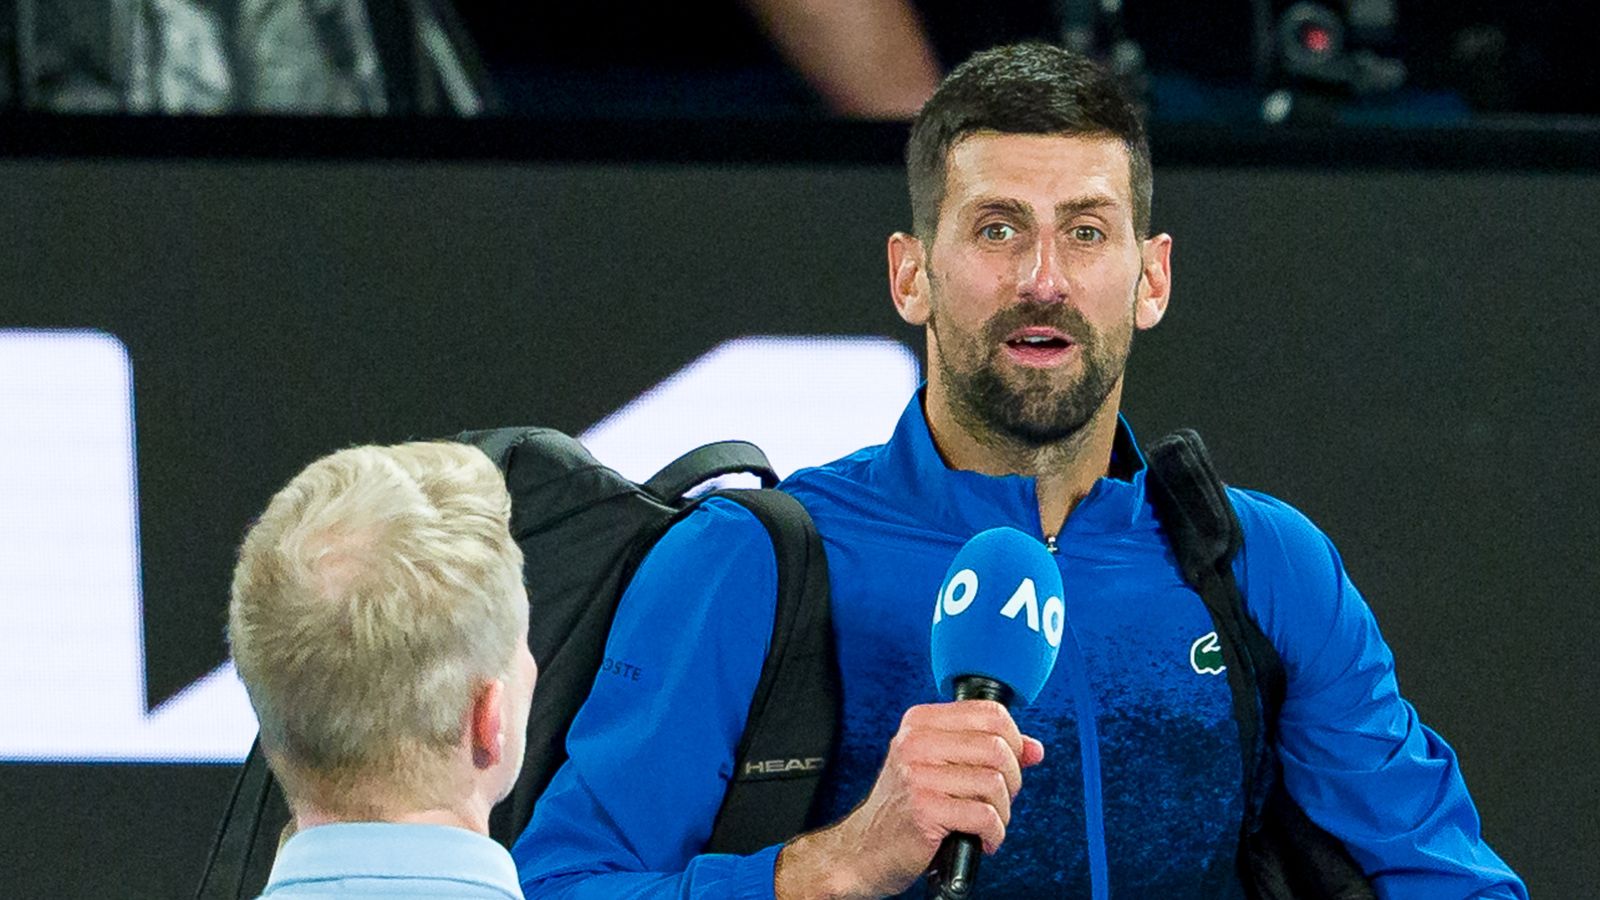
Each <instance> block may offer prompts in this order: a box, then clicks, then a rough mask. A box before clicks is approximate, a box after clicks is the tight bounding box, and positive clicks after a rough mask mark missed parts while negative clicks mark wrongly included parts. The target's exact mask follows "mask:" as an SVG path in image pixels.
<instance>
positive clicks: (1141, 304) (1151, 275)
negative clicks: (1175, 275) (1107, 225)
mask: <svg viewBox="0 0 1600 900" xmlns="http://www.w3.org/2000/svg"><path fill="white" fill-rule="evenodd" d="M1140 255H1141V256H1142V265H1143V272H1142V273H1141V275H1142V277H1141V278H1140V279H1139V287H1138V289H1137V290H1136V291H1135V297H1134V310H1133V324H1134V326H1135V327H1137V328H1138V329H1139V330H1141V331H1143V330H1144V329H1146V328H1154V327H1156V324H1157V323H1159V322H1160V321H1161V318H1162V317H1163V316H1165V315H1166V314H1167V301H1168V300H1170V299H1171V298H1172V235H1170V234H1158V235H1156V236H1155V237H1153V238H1149V239H1148V240H1146V241H1144V243H1143V245H1142V246H1141V247H1140Z"/></svg>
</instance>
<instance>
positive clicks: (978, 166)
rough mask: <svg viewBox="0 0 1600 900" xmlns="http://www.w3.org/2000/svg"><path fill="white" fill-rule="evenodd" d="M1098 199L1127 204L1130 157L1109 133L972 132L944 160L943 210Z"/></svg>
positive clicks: (1052, 204) (1123, 145) (1130, 188)
mask: <svg viewBox="0 0 1600 900" xmlns="http://www.w3.org/2000/svg"><path fill="white" fill-rule="evenodd" d="M1094 195H1101V196H1104V197H1106V198H1107V199H1109V200H1111V201H1113V202H1114V203H1115V204H1116V205H1119V206H1124V207H1128V208H1130V209H1131V206H1132V195H1133V188H1132V158H1131V156H1130V155H1129V153H1128V148H1127V145H1126V144H1124V143H1123V142H1122V141H1121V140H1119V139H1118V138H1116V137H1113V136H1110V135H1069V134H1013V133H1006V132H998V131H976V132H973V133H971V134H968V135H965V136H963V137H962V138H961V139H960V140H958V141H957V142H956V143H955V144H953V145H952V146H951V147H950V152H949V153H948V154H947V155H946V157H945V196H944V203H943V204H942V205H944V206H945V207H946V209H947V210H952V209H960V208H962V207H967V206H972V205H975V204H981V203H983V202H984V201H985V199H987V198H993V197H996V196H999V197H1010V198H1012V199H1016V200H1019V201H1022V202H1025V203H1027V204H1028V205H1030V206H1038V205H1040V204H1041V203H1042V204H1043V205H1044V206H1045V207H1051V206H1055V205H1056V204H1058V203H1062V202H1069V201H1076V200H1080V199H1082V198H1084V197H1089V196H1094Z"/></svg>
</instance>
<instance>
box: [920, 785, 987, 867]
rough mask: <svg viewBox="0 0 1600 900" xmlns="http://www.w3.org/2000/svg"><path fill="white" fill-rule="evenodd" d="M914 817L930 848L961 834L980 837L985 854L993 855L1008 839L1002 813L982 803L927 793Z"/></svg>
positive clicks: (922, 797) (923, 796)
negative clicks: (1001, 816)
mask: <svg viewBox="0 0 1600 900" xmlns="http://www.w3.org/2000/svg"><path fill="white" fill-rule="evenodd" d="M914 815H916V818H917V820H918V824H919V826H920V827H921V828H922V830H923V835H924V837H925V839H926V840H927V842H928V844H929V846H931V847H934V848H937V847H938V846H939V844H940V843H941V842H943V841H944V839H945V838H946V837H948V836H950V835H952V834H958V833H959V834H970V835H973V836H974V837H977V838H978V839H979V840H981V841H983V852H985V853H993V852H995V851H996V850H998V849H1000V845H1001V844H1002V843H1004V842H1005V839H1006V825H1005V823H1004V822H1002V821H1000V814H999V813H998V812H996V811H995V808H994V807H993V806H990V805H989V804H987V803H984V802H982V801H979V800H962V799H957V798H954V797H947V796H944V795H942V794H925V795H922V796H921V799H920V801H919V802H918V804H917V808H916V810H915V813H914ZM930 856H931V854H930Z"/></svg>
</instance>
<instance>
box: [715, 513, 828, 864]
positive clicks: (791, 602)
mask: <svg viewBox="0 0 1600 900" xmlns="http://www.w3.org/2000/svg"><path fill="white" fill-rule="evenodd" d="M708 496H716V497H722V498H724V499H727V500H731V501H733V502H735V503H738V504H739V505H740V506H743V507H744V508H745V509H748V510H749V511H750V512H751V513H752V514H753V515H755V517H756V518H757V519H758V520H760V522H761V524H762V525H764V526H765V527H766V529H767V533H768V534H769V535H770V536H771V538H772V547H773V550H774V552H775V554H776V557H777V566H778V605H777V614H776V616H775V618H774V621H773V626H772V642H771V644H770V645H769V647H768V650H767V659H766V662H765V663H764V664H763V665H762V667H761V677H760V679H759V680H758V681H757V683H756V690H755V695H754V696H753V697H752V698H751V701H750V712H749V715H748V716H747V718H746V720H745V728H744V735H743V737H741V738H740V740H739V746H738V749H737V751H736V753H735V755H734V769H733V777H732V780H731V781H730V782H729V784H728V790H727V793H726V794H725V795H724V796H723V800H722V808H721V809H720V810H718V812H717V818H716V822H715V824H714V825H713V827H712V831H711V838H710V840H709V841H708V842H707V845H706V852H711V853H753V852H755V851H757V850H759V849H761V848H762V847H766V846H769V845H771V844H775V843H778V842H779V841H783V840H787V839H788V838H791V837H793V836H795V835H797V834H799V833H801V832H802V831H804V830H806V828H807V827H809V826H810V825H811V824H812V821H811V820H812V814H813V810H814V806H815V800H816V797H817V788H818V786H819V785H820V784H821V781H822V775H823V772H824V771H825V770H826V768H827V766H828V764H829V763H830V762H832V756H833V752H834V744H835V741H836V739H837V735H838V730H839V704H840V698H841V693H840V687H839V669H838V664H837V661H836V659H835V651H834V642H833V623H832V618H831V615H830V612H829V602H828V601H829V596H828V593H829V591H828V565H827V559H826V557H825V556H824V551H823V547H822V539H821V537H820V536H819V535H818V534H817V529H816V526H815V525H814V524H813V523H812V521H811V516H810V514H809V513H807V512H806V510H805V507H804V506H802V505H800V501H798V500H796V499H794V498H793V497H791V496H789V495H788V494H785V493H783V492H781V491H774V490H737V491H718V492H716V493H714V494H711V495H708Z"/></svg>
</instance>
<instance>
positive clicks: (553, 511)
mask: <svg viewBox="0 0 1600 900" xmlns="http://www.w3.org/2000/svg"><path fill="white" fill-rule="evenodd" d="M456 439H457V440H460V441H463V442H465V443H469V444H473V445H475V446H477V447H479V448H481V449H482V450H483V451H484V452H485V453H486V454H487V455H488V456H489V458H490V459H492V460H494V461H495V463H496V465H498V466H499V467H500V469H501V471H503V472H504V473H505V477H506V486H507V488H508V489H509V491H510V493H511V533H512V536H513V537H514V538H515V539H516V541H517V544H518V546H520V547H521V548H522V552H523V555H524V557H525V562H526V571H527V572H528V573H529V574H530V576H532V579H537V580H536V585H537V586H536V587H533V588H531V589H530V594H529V602H530V603H531V604H532V607H533V608H532V613H533V614H532V615H531V616H530V617H529V620H530V621H529V635H528V643H529V647H530V649H531V650H532V651H533V656H534V659H536V660H537V661H538V664H539V683H538V686H537V689H536V690H535V691H534V696H533V705H532V710H531V712H530V714H529V717H528V742H527V753H526V757H525V761H524V764H523V768H522V772H521V774H520V775H519V776H518V778H517V782H516V785H515V787H514V788H513V789H512V792H511V794H510V796H508V797H507V798H506V799H505V800H504V801H502V802H501V803H500V804H499V805H498V806H496V807H495V809H494V810H493V812H492V813H491V815H490V823H489V828H490V836H491V837H493V838H494V839H495V840H497V841H499V842H500V843H501V844H503V845H505V846H507V847H509V846H510V845H511V844H512V843H513V842H514V841H515V840H516V839H517V837H518V835H520V834H521V833H522V830H523V828H524V827H526V825H527V824H528V819H529V818H530V816H531V815H532V813H533V804H534V801H535V800H537V799H538V797H539V795H540V794H542V793H543V792H544V789H545V787H546V785H547V784H549V781H550V779H551V777H552V776H553V775H554V774H555V772H556V770H557V769H558V768H560V766H561V764H562V762H564V761H565V760H566V744H565V738H566V733H567V729H568V727H569V726H570V725H571V724H572V719H573V716H575V715H576V714H577V711H578V708H579V707H580V706H581V705H582V704H583V702H584V700H585V699H586V698H587V697H588V694H589V688H590V686H591V685H592V684H593V682H594V679H595V676H596V674H597V673H598V672H599V671H600V668H601V665H602V658H603V655H604V650H605V642H606V636H607V634H608V633H609V631H610V628H611V620H612V617H613V616H614V614H615V613H616V608H617V602H618V600H620V599H621V597H622V592H623V589H624V588H625V587H626V586H627V584H628V581H629V580H630V579H631V578H632V575H633V572H634V570H635V569H636V568H637V567H638V565H639V563H640V562H641V561H642V560H643V559H644V556H645V554H646V553H647V552H648V551H649V550H650V548H651V547H652V546H654V545H655V542H656V541H657V539H659V538H660V537H661V535H662V534H664V533H665V532H666V530H667V529H668V528H670V527H671V526H672V525H673V524H674V523H676V522H677V521H678V520H679V519H681V518H683V517H684V516H685V515H687V514H688V513H689V512H690V511H692V510H693V509H694V508H695V507H696V506H698V505H699V503H700V502H701V501H702V500H704V499H705V497H701V498H696V499H692V500H691V499H687V498H686V494H687V493H688V492H689V491H690V490H692V489H693V488H695V487H696V486H698V485H701V484H703V483H705V482H707V481H708V480H710V479H712V478H715V477H718V476H721V475H727V474H732V473H739V472H745V473H751V474H755V475H757V476H759V477H760V478H761V481H762V484H763V485H764V488H765V489H761V490H729V491H716V492H713V493H711V494H707V495H706V497H711V496H715V497H722V498H725V499H728V500H731V501H733V502H735V503H738V504H739V505H741V506H743V507H744V508H746V509H748V510H749V511H750V512H751V513H752V514H753V515H755V517H756V518H757V519H758V520H759V521H760V522H761V523H762V524H763V525H764V526H765V527H766V529H767V532H768V534H769V535H770V536H771V538H772V546H773V550H774V552H775V554H776V557H777V575H778V604H777V614H776V618H775V620H774V623H773V633H772V640H771V644H770V647H769V650H768V655H767V659H766V662H765V664H764V665H763V667H762V670H761V676H760V679H759V681H758V682H757V685H756V693H755V696H754V697H753V698H752V700H751V703H750V711H749V715H748V719H747V723H746V727H745V732H744V736H743V738H742V739H741V740H740V744H739V747H738V751H737V755H736V757H735V759H736V762H735V767H734V778H733V781H732V782H731V783H730V784H729V786H728V790H727V793H726V794H725V795H724V797H723V801H722V807H721V809H720V810H719V812H718V814H717V819H716V822H715V824H714V826H713V829H712V834H711V839H710V842H709V844H708V845H707V850H708V851H712V852H722V853H752V852H755V851H756V850H759V849H761V848H762V847H766V846H769V845H771V844H774V843H777V842H779V841H782V840H785V839H787V838H789V837H792V836H793V835H795V834H798V833H799V832H801V831H803V830H805V828H806V827H807V826H808V825H810V824H812V822H811V817H812V805H813V800H814V798H815V797H816V795H817V791H816V786H817V783H818V782H819V780H820V779H821V777H822V773H823V770H824V768H825V767H826V764H827V762H828V761H829V760H831V758H832V754H833V744H834V739H835V735H836V734H837V731H838V708H839V698H840V693H839V676H838V667H837V665H836V663H835V661H834V644H833V629H832V624H831V619H830V617H829V612H828V569H827V561H826V559H825V557H824V556H823V550H822V542H821V540H820V538H819V537H818V536H817V532H816V528H815V527H814V526H813V525H812V523H811V517H810V516H809V515H807V514H806V511H805V509H804V507H802V506H801V505H800V503H799V502H798V501H796V500H795V499H794V498H792V497H790V496H789V495H787V494H784V493H781V492H779V491H775V490H770V488H771V487H772V486H773V485H774V484H776V483H777V480H778V479H777V476H776V474H775V473H774V472H773V470H772V467H771V465H770V464H769V463H768V462H767V459H766V457H765V455H763V454H762V453H761V451H760V450H759V449H758V448H756V447H755V446H754V445H752V444H747V443H744V442H740V441H727V442H722V443H717V444H708V445H706V446H704V447H701V448H699V449H697V450H693V451H690V452H689V453H687V454H685V455H684V456H683V457H681V458H679V459H678V460H676V461H675V462H673V463H671V464H670V465H668V466H667V467H666V468H664V469H662V470H661V472H660V473H658V474H657V475H655V476H654V477H652V478H651V479H650V480H649V481H647V482H645V483H644V484H642V485H640V484H635V483H633V482H632V481H629V480H628V479H626V478H624V477H623V476H621V475H620V474H618V473H617V472H615V471H613V470H611V469H609V468H607V467H605V466H604V465H601V464H600V463H599V462H598V461H596V460H595V459H594V457H593V456H591V455H590V454H589V453H588V451H586V450H584V449H583V447H582V446H580V445H579V444H578V442H577V441H575V440H573V439H572V438H571V437H568V436H567V435H565V434H562V433H561V432H559V431H555V430H552V429H547V428H498V429H491V430H486V431H469V432H464V433H462V434H461V435H458V436H457V438H456ZM532 579H530V580H532ZM772 761H780V762H783V763H784V764H783V765H772V764H771V763H772ZM793 761H798V764H790V763H791V762H793ZM288 821H289V811H288V807H287V806H286V805H285V803H284V799H283V794H282V792H281V790H280V789H279V787H278V785H277V783H276V781H275V780H274V779H273V777H272V773H271V772H270V771H269V770H268V768H267V765H266V760H265V758H264V757H263V756H262V753H261V747H260V743H259V741H258V742H257V743H256V744H255V745H253V746H252V747H251V748H250V754H249V756H248V758H247V759H246V760H245V764H244V769H243V771H242V772H241V773H240V775H239V779H238V781H237V782H236V784H235V785H234V791H233V796H232V798H231V799H230V801H229V804H228V808H227V811H226V812H225V813H224V815H223V820H222V824H221V826H220V828H219V831H218V833H217V836H216V840H215V842H214V844H213V847H212V851H211V855H210V858H209V859H208V860H207V862H206V869H205V873H204V875H203V877H202V880H201V884H200V887H199V890H198V892H197V894H196V896H197V898H201V900H221V898H227V900H235V898H240V897H254V896H256V895H257V894H259V893H260V892H261V890H262V889H263V887H264V886H265V885H266V881H267V877H268V875H269V874H270V873H271V869H272V861H273V858H274V857H275V856H276V853H277V846H278V840H279V835H280V834H281V832H282V831H283V828H284V826H285V825H286V824H287V823H288Z"/></svg>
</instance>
